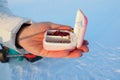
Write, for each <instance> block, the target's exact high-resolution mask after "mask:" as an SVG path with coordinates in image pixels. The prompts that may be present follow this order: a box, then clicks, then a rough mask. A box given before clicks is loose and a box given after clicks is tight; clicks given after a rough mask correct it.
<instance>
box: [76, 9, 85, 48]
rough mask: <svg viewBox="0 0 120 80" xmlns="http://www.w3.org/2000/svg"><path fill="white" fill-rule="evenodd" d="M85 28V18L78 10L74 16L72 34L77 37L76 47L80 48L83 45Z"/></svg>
mask: <svg viewBox="0 0 120 80" xmlns="http://www.w3.org/2000/svg"><path fill="white" fill-rule="evenodd" d="M86 26H87V17H86V16H85V15H84V14H83V12H82V11H81V10H80V9H79V10H78V11H77V14H76V19H75V25H74V33H75V35H76V37H77V47H80V46H81V45H82V43H83V39H84V34H85V30H86Z"/></svg>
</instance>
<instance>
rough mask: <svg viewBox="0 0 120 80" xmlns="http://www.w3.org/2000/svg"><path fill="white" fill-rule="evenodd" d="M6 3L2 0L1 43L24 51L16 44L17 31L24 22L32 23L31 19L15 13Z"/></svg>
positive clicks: (0, 2)
mask: <svg viewBox="0 0 120 80" xmlns="http://www.w3.org/2000/svg"><path fill="white" fill-rule="evenodd" d="M6 4H7V2H6V0H0V43H2V44H4V45H5V46H8V47H9V48H12V49H14V50H16V51H18V52H23V51H24V50H23V49H18V48H17V47H16V46H15V38H16V33H17V32H18V31H19V29H20V27H21V25H22V24H24V23H30V24H31V21H30V20H28V19H24V18H21V17H17V16H15V15H13V14H12V13H11V11H10V10H9V8H7V5H6Z"/></svg>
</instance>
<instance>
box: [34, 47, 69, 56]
mask: <svg viewBox="0 0 120 80" xmlns="http://www.w3.org/2000/svg"><path fill="white" fill-rule="evenodd" d="M35 51H36V52H35V53H33V54H35V55H37V56H43V57H52V58H63V57H66V56H68V54H69V51H66V50H62V51H48V50H45V49H39V50H35Z"/></svg>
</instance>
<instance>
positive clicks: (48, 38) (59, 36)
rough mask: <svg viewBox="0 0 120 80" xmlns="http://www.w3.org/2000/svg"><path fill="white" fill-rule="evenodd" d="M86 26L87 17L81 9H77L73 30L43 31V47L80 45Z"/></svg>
mask: <svg viewBox="0 0 120 80" xmlns="http://www.w3.org/2000/svg"><path fill="white" fill-rule="evenodd" d="M86 27H87V18H86V16H85V15H84V14H83V12H82V11H81V10H78V11H77V15H76V20H75V26H74V32H70V31H66V30H48V31H46V32H45V36H44V39H43V47H44V48H45V49H46V50H52V51H57V50H66V49H68V50H69V49H74V48H76V47H77V48H78V47H81V46H82V43H83V40H84V35H85V31H86Z"/></svg>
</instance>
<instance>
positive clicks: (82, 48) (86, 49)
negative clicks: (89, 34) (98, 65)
mask: <svg viewBox="0 0 120 80" xmlns="http://www.w3.org/2000/svg"><path fill="white" fill-rule="evenodd" d="M78 49H79V50H82V51H83V52H89V48H88V47H87V46H86V45H83V46H81V47H80V48H78Z"/></svg>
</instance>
